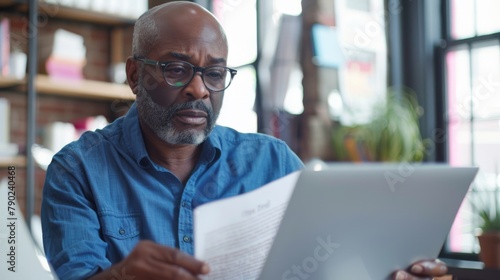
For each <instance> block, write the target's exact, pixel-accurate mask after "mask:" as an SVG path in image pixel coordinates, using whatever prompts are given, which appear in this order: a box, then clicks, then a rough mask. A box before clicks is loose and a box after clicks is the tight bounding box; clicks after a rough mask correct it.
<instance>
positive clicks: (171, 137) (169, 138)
mask: <svg viewBox="0 0 500 280" xmlns="http://www.w3.org/2000/svg"><path fill="white" fill-rule="evenodd" d="M136 102H137V110H138V111H139V117H141V118H142V119H143V121H144V122H145V123H146V124H147V125H148V126H149V128H151V129H152V130H153V132H154V133H155V134H156V136H158V137H159V138H160V139H161V140H163V141H164V142H166V143H169V144H171V145H178V144H191V145H199V144H201V143H202V142H203V141H205V139H207V137H208V135H209V134H210V132H212V130H213V128H214V126H215V121H216V120H217V117H218V114H214V112H213V110H212V109H210V108H208V107H207V106H206V105H205V104H204V103H203V101H201V100H196V101H190V102H186V103H182V104H176V105H172V106H170V107H168V108H167V107H163V106H160V105H158V104H156V103H155V102H154V101H153V99H152V98H151V96H150V95H149V94H148V93H147V92H146V90H145V89H144V87H143V86H142V85H141V84H139V85H138V92H137V99H136ZM185 109H197V110H202V111H204V112H206V113H207V125H206V127H205V129H203V130H199V129H195V128H188V129H185V130H182V131H178V130H177V129H176V128H175V127H174V126H173V124H172V120H173V118H174V116H175V113H176V112H177V111H179V110H185Z"/></svg>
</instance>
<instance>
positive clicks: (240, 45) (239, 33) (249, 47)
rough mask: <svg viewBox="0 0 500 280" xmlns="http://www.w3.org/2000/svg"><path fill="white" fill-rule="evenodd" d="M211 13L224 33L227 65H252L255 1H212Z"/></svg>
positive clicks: (255, 17) (253, 56) (254, 40)
mask: <svg viewBox="0 0 500 280" xmlns="http://www.w3.org/2000/svg"><path fill="white" fill-rule="evenodd" d="M213 12H214V14H215V16H216V17H217V18H218V19H219V21H220V23H221V24H222V27H223V28H224V30H225V31H226V36H227V40H228V44H229V55H228V65H230V66H232V67H236V66H241V65H245V64H250V63H253V62H254V61H255V60H256V58H257V11H256V0H245V1H234V0H213Z"/></svg>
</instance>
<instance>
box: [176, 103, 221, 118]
mask: <svg viewBox="0 0 500 280" xmlns="http://www.w3.org/2000/svg"><path fill="white" fill-rule="evenodd" d="M190 109H195V110H200V111H204V112H205V113H207V115H209V116H211V115H212V113H213V112H212V109H211V108H208V107H207V105H205V103H203V101H201V100H195V101H189V102H186V103H180V104H175V105H173V106H172V107H171V108H170V110H169V111H171V112H172V115H173V114H175V113H177V112H178V111H181V110H190Z"/></svg>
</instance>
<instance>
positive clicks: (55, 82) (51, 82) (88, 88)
mask: <svg viewBox="0 0 500 280" xmlns="http://www.w3.org/2000/svg"><path fill="white" fill-rule="evenodd" d="M35 84H36V90H37V93H39V94H47V95H60V96H68V97H78V98H85V99H96V100H135V95H134V94H133V93H132V90H131V89H130V87H129V86H127V85H122V84H114V83H106V82H99V81H90V80H74V81H73V80H64V79H56V78H51V77H48V76H45V75H37V77H36V79H35Z"/></svg>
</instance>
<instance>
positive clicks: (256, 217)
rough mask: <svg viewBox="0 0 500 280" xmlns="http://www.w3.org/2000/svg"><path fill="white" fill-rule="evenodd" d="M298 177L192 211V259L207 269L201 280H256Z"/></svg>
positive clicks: (289, 177) (295, 173)
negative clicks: (207, 266)
mask: <svg viewBox="0 0 500 280" xmlns="http://www.w3.org/2000/svg"><path fill="white" fill-rule="evenodd" d="M299 174H300V171H297V172H294V173H291V174H289V175H287V176H285V177H283V178H281V179H278V180H276V181H273V182H271V183H269V184H267V185H265V186H263V187H261V188H259V189H257V190H254V191H252V192H249V193H246V194H243V195H239V196H236V197H231V198H228V199H223V200H219V201H217V202H216V203H208V204H205V205H202V206H200V207H198V208H196V209H195V210H194V223H195V225H194V227H195V231H194V242H195V256H196V258H198V259H201V260H204V261H206V262H207V263H208V264H209V265H210V268H211V273H210V274H209V275H208V276H206V277H205V278H204V279H218V280H220V279H231V280H234V279H248V280H251V279H257V277H258V276H259V274H260V272H261V270H262V266H263V265H264V262H265V260H266V256H267V253H268V252H269V249H270V247H271V245H272V243H273V240H274V236H275V235H276V232H277V230H278V227H279V223H280V221H281V219H282V217H283V213H284V211H285V209H286V207H287V205H288V201H289V200H290V196H291V194H292V192H293V189H294V187H295V183H296V182H297V179H298V177H299Z"/></svg>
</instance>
